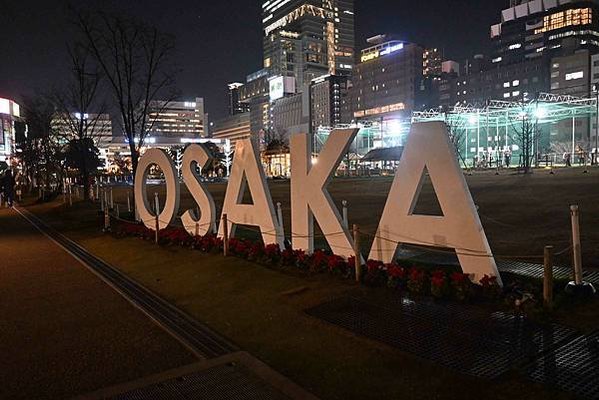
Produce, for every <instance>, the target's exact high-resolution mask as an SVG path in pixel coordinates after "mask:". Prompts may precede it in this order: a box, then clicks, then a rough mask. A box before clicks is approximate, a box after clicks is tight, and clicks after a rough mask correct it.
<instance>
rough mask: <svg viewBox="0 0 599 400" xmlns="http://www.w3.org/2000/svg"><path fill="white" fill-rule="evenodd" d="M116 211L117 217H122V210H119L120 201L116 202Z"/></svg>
mask: <svg viewBox="0 0 599 400" xmlns="http://www.w3.org/2000/svg"><path fill="white" fill-rule="evenodd" d="M115 211H116V217H117V218H120V217H121V213H120V211H119V204H118V203H117V204H116V208H115Z"/></svg>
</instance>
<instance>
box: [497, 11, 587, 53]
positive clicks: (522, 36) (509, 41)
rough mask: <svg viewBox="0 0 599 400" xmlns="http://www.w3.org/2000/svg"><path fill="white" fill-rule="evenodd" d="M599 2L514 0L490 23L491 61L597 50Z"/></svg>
mask: <svg viewBox="0 0 599 400" xmlns="http://www.w3.org/2000/svg"><path fill="white" fill-rule="evenodd" d="M598 26H599V4H597V2H596V1H592V0H529V1H526V0H515V1H512V4H511V7H510V8H507V9H505V10H503V11H502V12H501V22H500V23H498V24H495V25H493V26H491V39H492V41H493V48H494V50H493V54H492V61H493V62H494V63H497V64H512V63H520V62H523V61H526V60H533V59H537V58H546V59H549V58H552V57H556V56H561V55H565V54H568V53H571V52H573V50H575V49H587V50H589V51H590V52H591V53H596V52H598V51H599V29H597V27H598Z"/></svg>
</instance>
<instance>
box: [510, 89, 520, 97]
mask: <svg viewBox="0 0 599 400" xmlns="http://www.w3.org/2000/svg"><path fill="white" fill-rule="evenodd" d="M517 96H520V91H519V90H516V91H515V92H512V97H517Z"/></svg>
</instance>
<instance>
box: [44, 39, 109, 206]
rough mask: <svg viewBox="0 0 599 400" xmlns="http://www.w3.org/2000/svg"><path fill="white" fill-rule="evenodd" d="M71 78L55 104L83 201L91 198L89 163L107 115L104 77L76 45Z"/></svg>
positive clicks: (85, 51) (71, 49) (71, 54)
mask: <svg viewBox="0 0 599 400" xmlns="http://www.w3.org/2000/svg"><path fill="white" fill-rule="evenodd" d="M68 53H69V59H70V62H71V68H72V75H71V80H70V82H69V84H68V85H67V86H66V87H65V88H64V89H62V90H60V91H57V92H56V95H55V103H56V108H57V111H58V113H57V115H56V119H57V122H60V126H61V127H62V128H63V129H64V130H63V131H62V132H59V134H60V135H62V136H63V139H64V141H65V142H69V143H70V146H71V151H70V152H69V154H73V155H74V156H75V157H74V158H75V160H76V162H74V165H75V167H76V168H77V169H78V171H79V177H80V180H81V183H82V184H83V191H84V198H85V199H88V198H89V190H90V179H89V178H90V175H91V174H92V173H93V172H94V170H93V166H94V165H95V164H96V163H94V162H90V160H94V159H95V154H96V152H97V146H98V145H99V142H100V141H101V140H102V139H103V138H102V129H101V126H100V123H101V122H102V120H103V118H104V115H103V114H104V113H105V112H106V108H107V107H106V104H105V103H103V102H102V101H101V100H100V93H99V88H100V81H101V74H100V71H99V70H98V68H97V67H96V66H94V65H92V60H91V54H90V53H89V49H88V48H87V47H83V46H81V45H80V44H75V46H73V47H69V48H68Z"/></svg>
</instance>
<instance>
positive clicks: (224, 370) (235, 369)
mask: <svg viewBox="0 0 599 400" xmlns="http://www.w3.org/2000/svg"><path fill="white" fill-rule="evenodd" d="M111 399H113V400H150V399H151V400H175V399H177V400H178V399H211V400H267V399H268V400H271V399H273V400H277V399H281V400H283V399H289V397H287V396H285V395H283V394H282V393H280V392H279V391H277V390H276V389H274V388H273V387H272V386H270V385H268V384H267V383H266V382H264V381H263V380H261V379H259V378H258V377H256V376H255V375H254V374H253V373H252V372H251V371H250V370H249V369H247V368H246V367H244V366H242V365H237V364H225V365H219V366H216V367H213V368H210V369H208V370H205V371H200V372H196V373H193V374H188V375H183V376H180V377H177V378H173V379H169V380H166V381H164V382H160V383H156V384H152V385H150V386H146V387H144V388H140V389H135V390H132V391H129V392H126V393H123V394H119V395H117V396H114V397H111Z"/></svg>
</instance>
